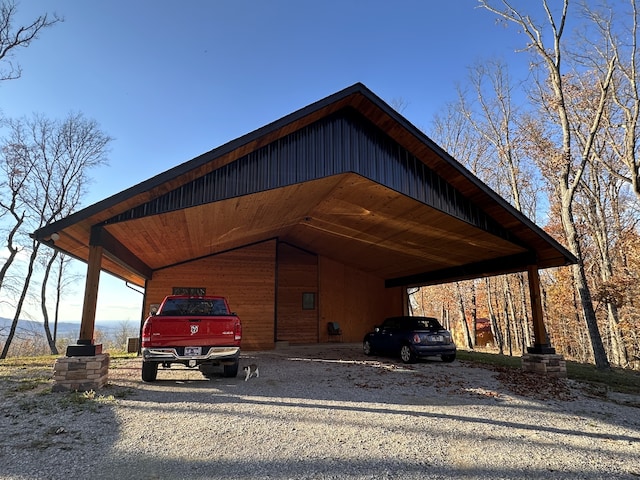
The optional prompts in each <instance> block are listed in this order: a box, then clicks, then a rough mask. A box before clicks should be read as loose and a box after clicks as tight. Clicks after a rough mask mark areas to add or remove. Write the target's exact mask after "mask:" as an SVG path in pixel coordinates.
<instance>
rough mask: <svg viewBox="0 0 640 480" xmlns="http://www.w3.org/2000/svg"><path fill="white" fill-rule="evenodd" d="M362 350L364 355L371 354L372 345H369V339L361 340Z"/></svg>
mask: <svg viewBox="0 0 640 480" xmlns="http://www.w3.org/2000/svg"><path fill="white" fill-rule="evenodd" d="M362 351H363V352H364V354H365V355H373V347H372V346H371V342H369V340H365V341H364V342H362Z"/></svg>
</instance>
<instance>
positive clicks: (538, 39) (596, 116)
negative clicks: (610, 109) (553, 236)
mask: <svg viewBox="0 0 640 480" xmlns="http://www.w3.org/2000/svg"><path fill="white" fill-rule="evenodd" d="M500 3H501V4H502V7H503V9H502V10H500V9H498V8H496V7H494V6H493V5H490V4H489V2H488V0H480V5H481V6H482V7H484V8H486V9H487V10H489V11H491V12H493V13H494V14H496V15H498V16H499V18H502V19H504V20H506V21H508V22H512V23H514V24H516V25H517V26H518V27H520V29H521V30H522V32H523V33H524V34H525V36H526V37H527V40H528V42H527V47H526V50H527V51H529V52H531V53H532V54H533V55H534V58H537V59H538V60H539V61H541V67H540V69H539V73H540V75H541V76H542V78H543V81H539V82H538V83H537V88H538V90H537V92H533V94H534V100H535V101H536V102H537V104H538V106H539V108H540V109H541V111H540V116H541V117H542V116H543V115H545V114H546V118H547V119H550V120H551V121H549V122H547V125H546V126H545V127H542V128H537V129H536V128H534V129H533V132H534V133H535V134H536V135H535V136H532V145H534V147H537V148H538V149H539V153H540V155H539V158H540V159H543V158H545V157H546V158H547V159H551V161H550V162H547V163H546V164H545V165H544V167H545V170H544V171H543V173H546V175H545V176H546V178H547V179H548V180H549V181H550V182H551V183H552V185H553V190H554V194H555V196H556V198H557V199H558V201H559V204H560V215H561V220H562V226H563V230H564V235H565V239H566V242H567V246H568V247H569V250H570V251H571V252H572V253H573V254H574V255H575V256H576V258H577V259H578V263H577V264H576V265H574V266H573V267H572V268H573V275H574V282H575V285H576V288H577V291H578V295H579V298H580V304H581V307H582V312H583V315H584V319H585V322H586V325H587V329H588V331H589V337H590V340H591V347H592V349H593V354H594V360H595V363H596V366H597V367H598V368H608V367H609V360H608V359H607V355H606V352H605V349H604V345H603V343H602V337H601V335H600V331H599V328H598V322H597V318H596V314H595V310H594V307H593V299H592V295H591V291H590V288H589V284H588V281H587V276H586V273H585V270H584V263H583V255H582V246H581V245H580V241H579V238H578V231H577V229H576V223H575V218H574V210H573V208H574V198H575V195H576V191H577V189H578V186H579V185H580V181H581V179H582V174H583V173H584V170H585V168H586V165H587V161H588V158H589V157H590V156H591V154H592V148H593V145H594V142H595V135H596V133H597V131H598V129H599V127H600V125H601V121H602V117H603V113H604V110H605V105H606V102H607V100H608V98H609V95H610V94H609V90H610V87H611V83H612V79H613V73H614V71H615V65H616V59H615V58H614V57H613V58H611V59H610V61H609V63H608V64H607V68H606V69H605V70H604V71H603V72H601V73H602V74H601V75H600V76H599V77H598V84H597V85H598V87H599V99H598V103H597V108H596V109H595V110H594V111H593V112H592V114H591V118H590V129H589V135H588V137H587V140H586V142H585V144H584V145H583V148H582V149H581V150H580V151H577V152H576V148H575V146H576V145H575V140H574V139H573V132H572V128H571V121H570V111H569V108H570V107H569V105H568V103H567V98H566V96H567V92H566V90H565V85H564V82H565V79H564V76H563V64H562V60H563V52H564V47H563V43H562V38H563V34H564V29H565V25H566V21H567V13H568V7H569V0H564V2H563V5H562V9H561V11H560V12H559V13H557V14H554V12H553V11H552V9H551V7H550V6H549V4H548V1H547V0H542V7H543V10H544V13H545V15H546V20H547V24H546V27H547V28H548V29H549V30H550V32H551V42H546V41H545V39H544V37H543V34H542V31H543V28H542V27H541V26H540V25H538V24H537V23H535V22H534V20H532V18H531V17H530V16H528V15H526V14H523V13H522V12H520V11H518V10H516V9H515V8H513V7H512V6H511V5H510V3H509V2H508V1H507V0H502V1H501V2H500ZM530 126H531V127H535V125H530ZM547 129H548V130H547ZM530 131H531V130H530ZM555 138H557V143H555V142H554V139H555Z"/></svg>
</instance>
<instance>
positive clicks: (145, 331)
mask: <svg viewBox="0 0 640 480" xmlns="http://www.w3.org/2000/svg"><path fill="white" fill-rule="evenodd" d="M150 341H151V320H150V319H149V320H147V321H146V322H144V325H143V327H142V346H143V347H146V346H147V342H150Z"/></svg>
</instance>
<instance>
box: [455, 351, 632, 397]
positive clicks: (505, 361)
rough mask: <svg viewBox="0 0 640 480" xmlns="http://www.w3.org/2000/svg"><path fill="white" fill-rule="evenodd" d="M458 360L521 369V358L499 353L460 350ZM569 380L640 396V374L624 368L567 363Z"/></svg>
mask: <svg viewBox="0 0 640 480" xmlns="http://www.w3.org/2000/svg"><path fill="white" fill-rule="evenodd" d="M457 358H458V360H462V361H466V362H473V363H480V364H484V365H495V366H499V367H507V368H521V366H522V361H521V359H520V357H519V356H518V357H510V356H508V355H500V354H498V353H487V352H476V351H466V350H458V352H457ZM567 378H569V379H571V380H576V381H578V382H585V383H590V384H593V385H602V386H606V387H607V388H608V389H609V390H611V391H614V392H619V393H629V394H635V395H640V372H636V371H634V370H625V369H622V368H610V369H608V370H600V369H598V368H596V367H595V365H592V364H588V363H578V362H571V361H567Z"/></svg>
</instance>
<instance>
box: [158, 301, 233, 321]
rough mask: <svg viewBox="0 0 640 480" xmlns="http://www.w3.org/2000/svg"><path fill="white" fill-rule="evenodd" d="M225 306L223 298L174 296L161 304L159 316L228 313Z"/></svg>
mask: <svg viewBox="0 0 640 480" xmlns="http://www.w3.org/2000/svg"><path fill="white" fill-rule="evenodd" d="M228 314H229V312H228V310H227V306H226V304H225V303H224V300H211V299H208V300H207V299H199V298H176V299H167V301H166V302H165V303H164V305H163V306H162V310H160V312H159V313H158V315H159V316H165V317H167V316H184V315H199V316H214V315H228Z"/></svg>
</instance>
